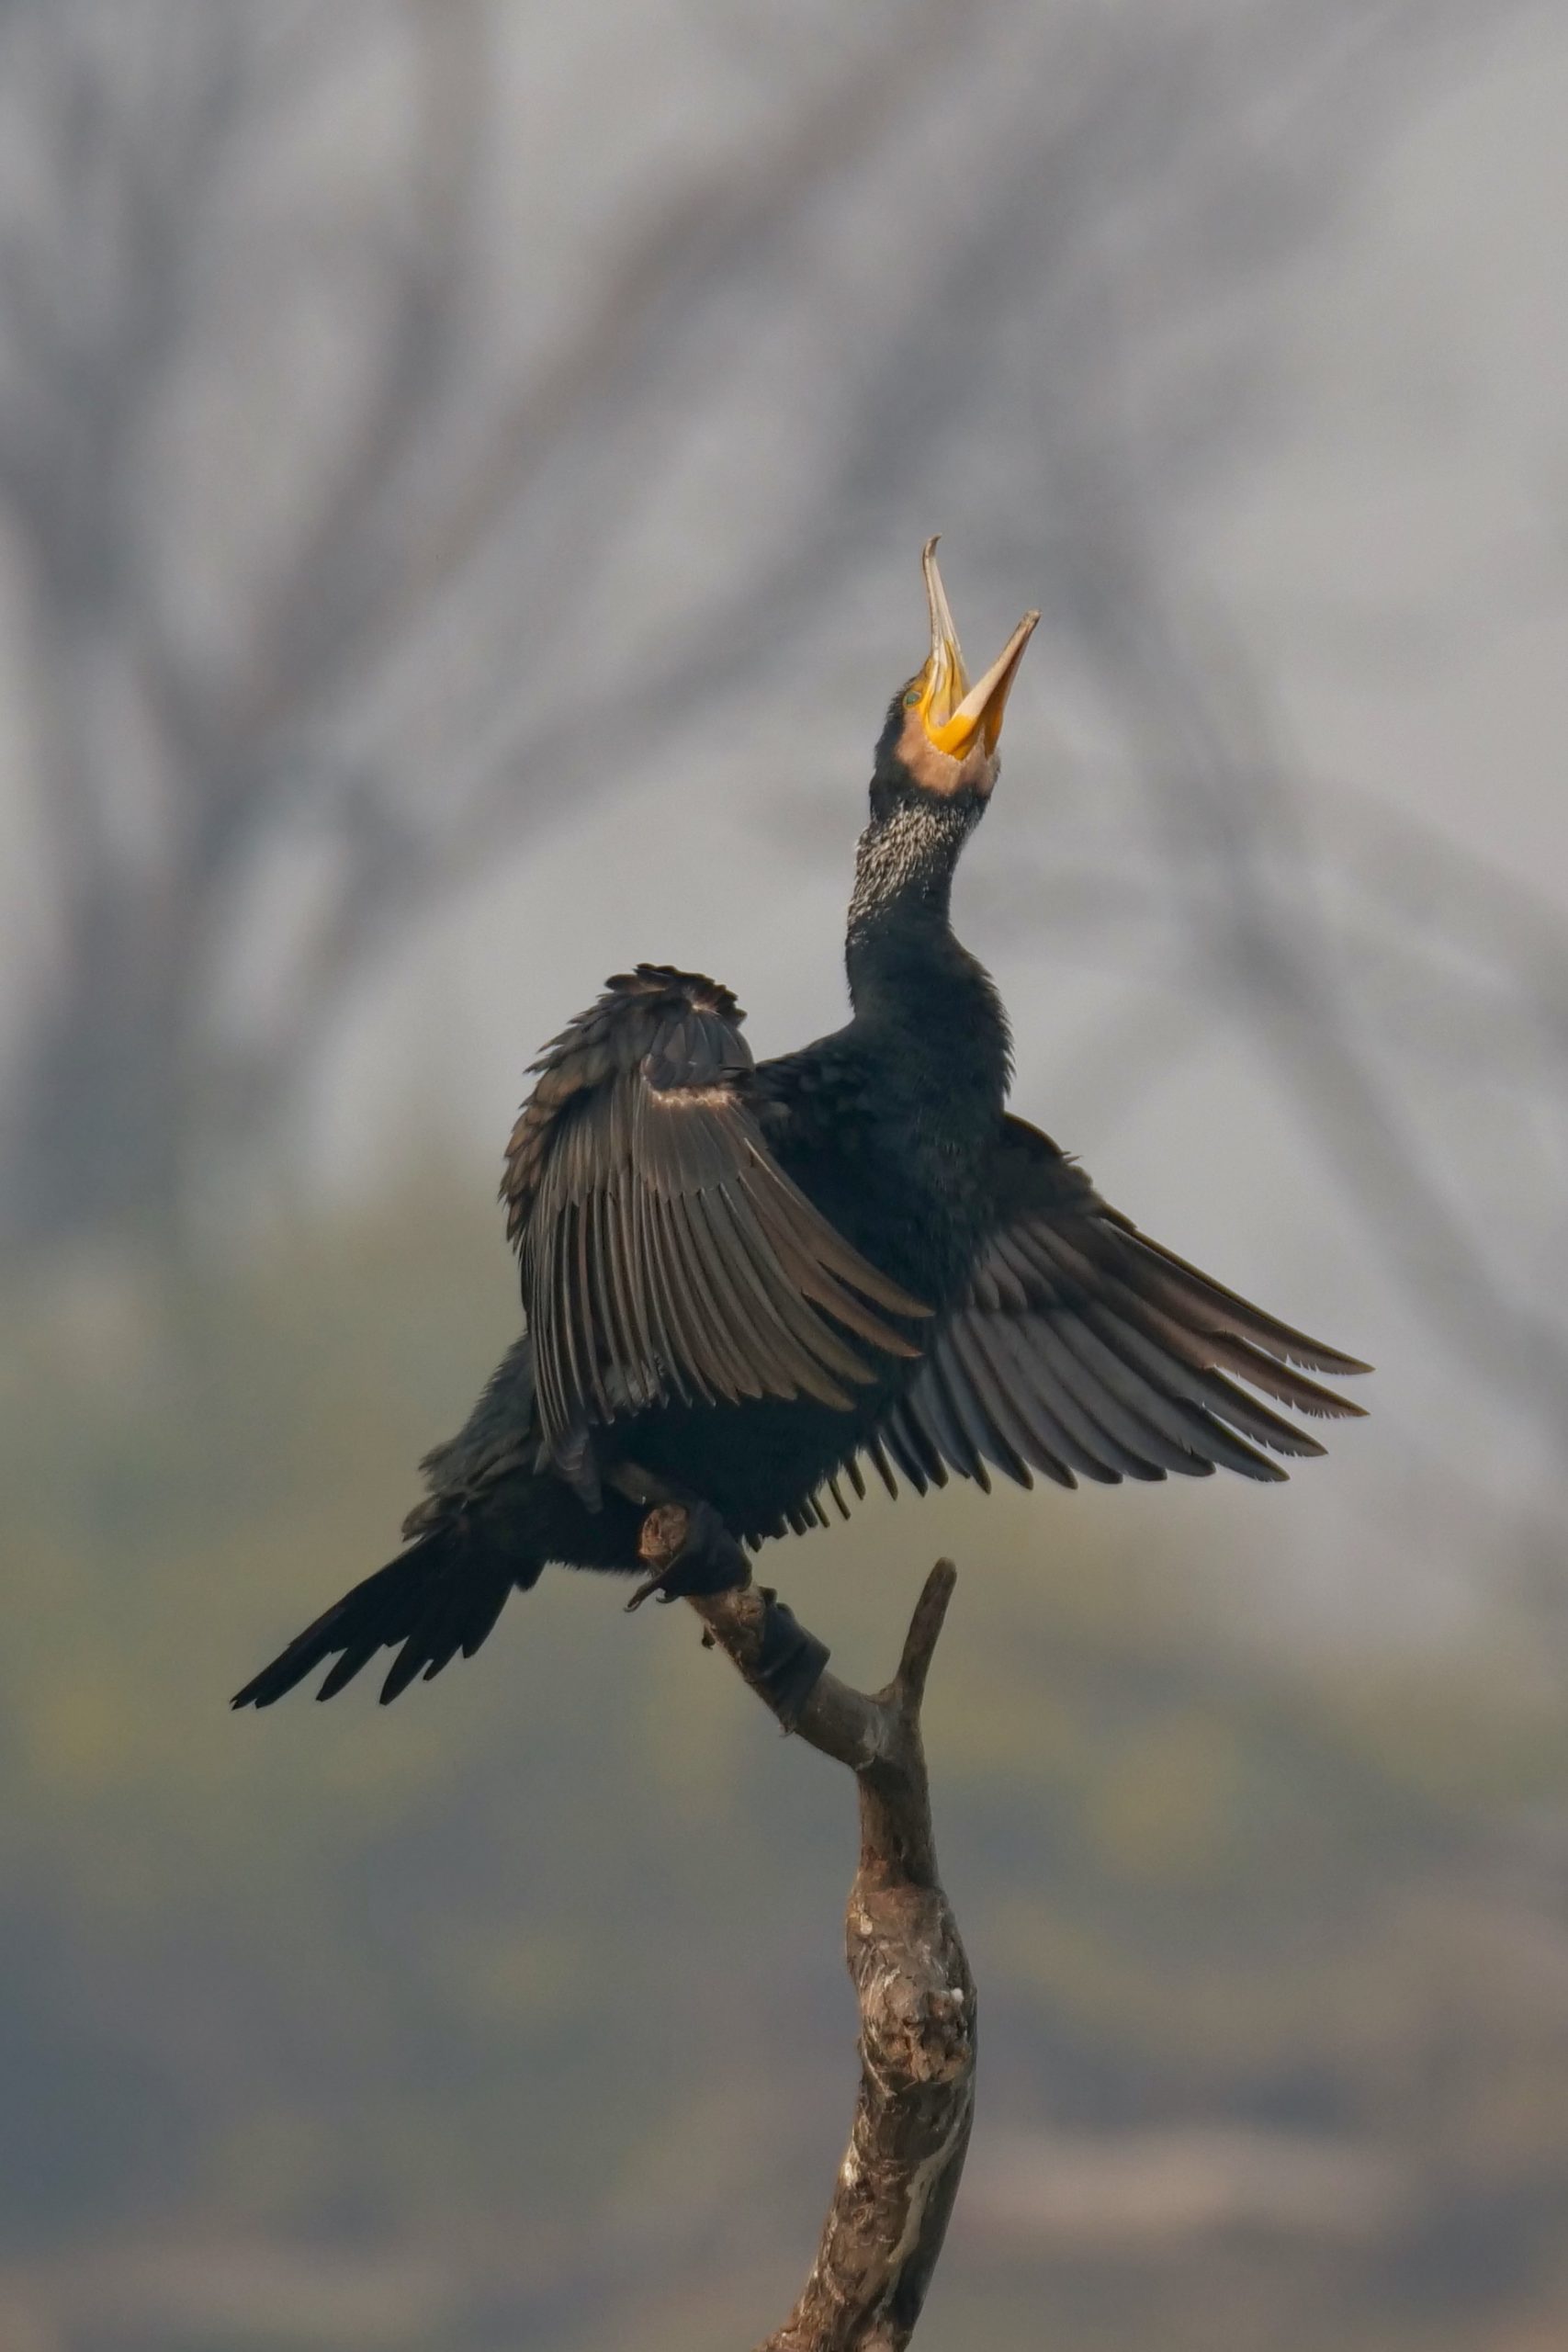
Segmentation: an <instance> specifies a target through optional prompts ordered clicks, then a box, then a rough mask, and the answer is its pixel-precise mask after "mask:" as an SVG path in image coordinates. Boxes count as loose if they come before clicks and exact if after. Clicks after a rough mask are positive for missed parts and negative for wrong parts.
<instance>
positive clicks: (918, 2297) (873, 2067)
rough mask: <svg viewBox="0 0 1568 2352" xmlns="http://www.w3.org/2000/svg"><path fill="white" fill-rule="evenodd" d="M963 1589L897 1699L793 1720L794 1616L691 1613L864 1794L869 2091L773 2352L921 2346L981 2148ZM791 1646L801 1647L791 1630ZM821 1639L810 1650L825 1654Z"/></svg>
mask: <svg viewBox="0 0 1568 2352" xmlns="http://www.w3.org/2000/svg"><path fill="white" fill-rule="evenodd" d="M956 1580H957V1571H956V1569H955V1568H954V1567H953V1563H952V1562H951V1561H950V1560H940V1561H939V1562H938V1563H937V1565H936V1566H935V1567H934V1568H933V1569H932V1570H931V1574H930V1576H929V1577H927V1578H926V1582H925V1589H924V1590H923V1591H922V1592H921V1594H920V1597H919V1601H918V1602H917V1604H916V1607H915V1613H914V1616H913V1618H912V1619H911V1621H910V1624H909V1630H908V1634H907V1635H906V1637H905V1641H904V1653H903V1656H902V1657H901V1658H900V1659H899V1662H898V1669H897V1673H896V1674H895V1675H894V1678H893V1679H892V1681H891V1682H890V1683H888V1685H887V1686H886V1689H885V1690H882V1691H874V1692H870V1693H868V1692H865V1691H855V1690H852V1689H851V1687H850V1686H849V1684H848V1683H845V1682H840V1680H839V1679H838V1677H837V1676H836V1675H834V1674H830V1673H827V1672H824V1673H823V1674H822V1675H821V1676H820V1677H819V1679H818V1681H817V1683H816V1685H815V1687H814V1688H813V1689H812V1691H810V1693H809V1695H808V1696H807V1698H806V1699H805V1700H804V1701H803V1702H800V1703H799V1704H798V1706H795V1707H791V1706H787V1705H781V1704H780V1703H779V1702H777V1700H776V1699H775V1697H774V1696H773V1695H771V1693H770V1689H769V1687H768V1679H767V1669H766V1664H765V1660H766V1658H767V1657H768V1656H769V1655H770V1654H771V1653H772V1652H773V1650H775V1649H776V1648H777V1646H778V1640H777V1636H778V1630H779V1629H778V1624H777V1620H778V1617H779V1614H780V1611H779V1604H778V1602H777V1601H776V1600H775V1598H774V1596H773V1593H772V1592H770V1591H768V1590H767V1589H765V1588H761V1587H758V1586H755V1585H747V1586H744V1587H742V1588H740V1589H731V1590H729V1591H725V1592H718V1593H711V1594H702V1595H698V1596H696V1597H694V1598H693V1599H692V1601H691V1606H692V1607H693V1608H694V1610H695V1611H696V1612H697V1614H698V1616H699V1617H701V1619H702V1621H703V1623H704V1626H705V1629H706V1631H705V1639H707V1640H710V1641H712V1642H714V1643H716V1645H718V1647H719V1648H721V1649H722V1650H724V1651H725V1652H726V1653H727V1655H728V1657H730V1658H731V1659H732V1660H733V1662H734V1664H735V1665H736V1667H737V1668H739V1672H740V1674H741V1676H742V1677H743V1679H745V1680H746V1682H747V1683H748V1684H749V1685H750V1688H751V1689H752V1690H753V1691H756V1692H757V1695H758V1696H759V1697H760V1698H761V1700H762V1702H763V1703H764V1705H766V1706H767V1707H768V1708H769V1709H770V1711H771V1712H772V1713H773V1714H774V1715H775V1716H777V1717H778V1719H779V1721H780V1722H781V1723H784V1726H785V1728H786V1729H787V1730H791V1731H794V1732H795V1733H796V1734H797V1735H798V1736H799V1737H800V1738H802V1739H804V1740H806V1741H807V1742H808V1744H809V1745H810V1746H811V1747H818V1748H820V1749H821V1751H822V1753H823V1755H825V1756H831V1757H833V1758H836V1759H837V1761H838V1762H840V1764H846V1765H848V1766H849V1768H850V1770H851V1771H852V1772H853V1773H854V1775H855V1779H856V1781H857V1782H858V1784H859V1790H860V1822H861V1850H860V1866H859V1868H858V1869H857V1871H856V1872H855V1877H854V1883H853V1884H852V1887H851V1889H850V1900H849V1911H848V1917H847V1921H846V1929H847V1940H848V1949H849V1967H850V1975H851V1978H852V1981H853V1984H854V1988H855V1997H856V2000H857V2001H858V2003H859V2006H860V2062H861V2075H860V2089H859V2094H858V2097H857V2098H856V2102H855V2115H854V2122H853V2125H852V2130H851V2132H850V2143H849V2146H848V2148H847V2149H846V2151H845V2153H844V2159H843V2162H842V2164H841V2165H840V2167H839V2177H838V2182H837V2185H836V2187H835V2188H834V2191H833V2198H832V2202H831V2204H830V2205H829V2209H828V2218H827V2221H826V2222H825V2223H824V2224H823V2229H822V2237H821V2242H820V2244H819V2245H818V2250H817V2258H816V2261H815V2262H814V2263H813V2265H812V2267H811V2274H810V2277H809V2278H807V2282H806V2286H805V2289H804V2290H803V2292H802V2294H801V2297H800V2300H799V2301H798V2302H797V2303H796V2304H795V2309H794V2311H793V2312H791V2313H790V2316H789V2318H788V2319H787V2320H786V2321H785V2322H784V2325H783V2327H781V2328H779V2329H778V2330H777V2331H776V2332H775V2333H774V2334H773V2335H770V2336H769V2337H768V2338H767V2339H766V2341H765V2343H764V2344H762V2345H761V2346H759V2347H758V2352H902V2346H905V2345H907V2344H908V2341H909V2338H910V2336H911V2335H912V2334H913V2333H914V2328H915V2324H916V2322H917V2320H918V2319H919V2315H920V2310H921V2307H922V2305H923V2303H924V2301H925V2298H926V2291H927V2289H928V2288H929V2287H930V2285H931V2274H932V2272H933V2270H934V2269H935V2267H936V2261H937V2256H938V2255H939V2254H940V2253H941V2251H942V2238H943V2236H944V2234H945V2233H946V2229H947V2222H948V2216H949V2215H950V2213H951V2212H952V2211H953V2198H954V2196H955V2194H956V2192H957V2188H958V2179H959V2175H960V2173H961V2172H962V2170H963V2167H964V2155H965V2153H966V2151H967V2149H968V2144H969V2127H970V2123H971V2121H972V2119H973V2115H974V2105H975V2041H976V2004H975V1984H974V1979H973V1978H972V1977H971V1975H970V1973H969V1963H968V1961H967V1960H966V1958H965V1957H964V1946H963V1944H962V1942H961V1941H960V1939H959V1934H958V1924H957V1922H956V1920H955V1919H954V1917H953V1908H952V1905H950V1904H949V1902H948V1899H947V1897H946V1895H945V1894H943V1893H942V1887H941V1885H940V1883H939V1882H938V1879H937V1870H936V1847H935V1843H934V1840H933V1838H932V1835H931V1803H930V1797H929V1794H928V1790H927V1782H926V1760H925V1754H924V1750H923V1747H922V1746H921V1740H920V1702H921V1700H922V1698H923V1696H924V1693H925V1687H926V1674H927V1670H928V1668H929V1667H930V1665H931V1654H932V1652H933V1650H934V1649H935V1647H936V1642H937V1636H938V1635H939V1634H940V1633H941V1631H942V1621H943V1619H944V1617H945V1616H946V1614H947V1604H948V1602H949V1600H951V1598H952V1595H953V1585H954V1583H955V1582H956ZM784 1616H785V1627H786V1634H785V1638H786V1640H787V1638H788V1637H789V1635H790V1634H793V1633H794V1626H793V1621H792V1620H789V1619H788V1617H787V1612H784ZM807 1639H809V1637H807Z"/></svg>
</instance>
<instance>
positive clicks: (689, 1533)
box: [626, 1502, 751, 1611]
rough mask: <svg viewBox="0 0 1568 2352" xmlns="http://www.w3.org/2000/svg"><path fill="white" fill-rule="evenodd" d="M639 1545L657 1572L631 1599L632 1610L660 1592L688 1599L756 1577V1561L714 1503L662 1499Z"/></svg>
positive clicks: (639, 1553) (641, 1555) (642, 1557)
mask: <svg viewBox="0 0 1568 2352" xmlns="http://www.w3.org/2000/svg"><path fill="white" fill-rule="evenodd" d="M637 1557H638V1558H639V1559H640V1560H641V1561H642V1563H643V1565H644V1566H645V1567H647V1568H649V1569H650V1570H651V1571H652V1573H651V1574H650V1575H649V1576H646V1577H644V1578H643V1580H642V1582H641V1584H639V1585H638V1587H637V1590H636V1591H635V1592H634V1593H633V1595H632V1597H631V1599H630V1600H628V1601H627V1603H626V1608H627V1610H628V1611H630V1610H633V1609H640V1608H641V1607H642V1604H643V1602H644V1601H645V1600H650V1599H652V1597H653V1596H654V1595H655V1594H657V1595H658V1597H659V1599H660V1600H684V1599H686V1598H687V1596H688V1595H689V1594H692V1593H697V1592H727V1591H728V1590H729V1589H731V1587H733V1586H739V1585H748V1584H750V1581H751V1567H750V1562H749V1561H748V1559H747V1557H746V1555H745V1553H744V1552H743V1551H742V1550H741V1548H740V1546H739V1544H738V1543H737V1542H736V1540H735V1538H734V1536H733V1535H731V1533H730V1532H729V1530H728V1527H726V1525H725V1523H724V1521H723V1520H722V1519H720V1517H719V1515H718V1513H717V1511H716V1510H715V1509H714V1507H713V1505H712V1504H711V1503H705V1502H692V1503H660V1504H659V1505H658V1506H657V1507H656V1508H655V1509H654V1510H650V1511H649V1514H648V1516H647V1518H646V1519H645V1520H644V1521H643V1522H642V1532H641V1534H640V1535H639V1536H638V1538H637Z"/></svg>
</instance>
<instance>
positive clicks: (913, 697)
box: [904, 686, 920, 710]
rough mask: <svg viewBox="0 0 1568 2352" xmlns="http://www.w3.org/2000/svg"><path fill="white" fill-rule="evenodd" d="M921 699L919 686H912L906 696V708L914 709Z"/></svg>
mask: <svg viewBox="0 0 1568 2352" xmlns="http://www.w3.org/2000/svg"><path fill="white" fill-rule="evenodd" d="M919 699H920V690H919V686H911V687H910V688H909V691H908V694H907V695H905V696H904V707H905V709H906V710H913V709H914V707H915V705H916V704H917V703H918V702H919Z"/></svg>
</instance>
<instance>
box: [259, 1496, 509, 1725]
mask: <svg viewBox="0 0 1568 2352" xmlns="http://www.w3.org/2000/svg"><path fill="white" fill-rule="evenodd" d="M538 1575H539V1569H538V1566H534V1565H532V1564H530V1563H527V1562H522V1561H519V1560H518V1559H517V1558H516V1557H515V1555H513V1556H511V1557H502V1556H498V1554H497V1551H496V1549H495V1548H493V1547H491V1546H490V1545H486V1544H482V1543H481V1542H479V1540H477V1538H476V1532H475V1531H474V1530H473V1529H472V1528H471V1526H465V1525H464V1524H463V1523H462V1522H460V1521H459V1522H457V1523H449V1524H448V1525H446V1526H445V1527H437V1528H434V1529H433V1530H432V1531H431V1532H430V1533H429V1534H428V1535H424V1536H422V1537H421V1539H420V1540H419V1542H418V1543H416V1544H410V1546H409V1548H408V1550H407V1551H406V1552H402V1553H400V1555H398V1557H397V1558H396V1559H395V1560H392V1561H389V1564H388V1565H387V1566H386V1567H384V1568H378V1569H377V1571H376V1573H375V1575H374V1576H370V1577H366V1579H365V1581H364V1583H363V1584H356V1585H355V1588H354V1589H353V1590H352V1592H345V1593H344V1597H343V1599H342V1600H338V1601H334V1602H333V1606H332V1607H331V1608H330V1609H329V1610H327V1611H324V1612H323V1614H322V1615H321V1616H320V1617H318V1618H317V1619H316V1621H315V1623H314V1624H313V1625H307V1626H306V1628H305V1630H304V1632H303V1633H302V1634H296V1635H295V1637H294V1639H293V1640H292V1641H291V1642H290V1643H289V1645H288V1648H287V1649H285V1650H283V1651H280V1652H279V1654H278V1656H277V1657H275V1658H274V1659H273V1661H272V1664H271V1665H270V1666H265V1667H264V1668H262V1670H261V1672H260V1673H259V1674H258V1675H256V1676H255V1677H254V1679H253V1680H251V1681H249V1682H247V1683H246V1685H245V1687H244V1689H243V1691H239V1692H237V1693H236V1695H235V1697H234V1699H233V1701H232V1702H231V1703H232V1704H233V1705H234V1706H236V1707H270V1706H271V1705H272V1704H273V1702H275V1701H276V1700H278V1699H281V1698H282V1697H283V1696H284V1694H285V1692H286V1691H292V1690H293V1689H294V1687H295V1685H296V1684H297V1683H299V1682H302V1681H303V1680H304V1679H305V1677H306V1676H307V1675H308V1674H310V1673H311V1672H312V1671H313V1670H314V1668H317V1667H318V1666H321V1665H323V1664H324V1663H325V1661H326V1660H327V1659H328V1658H331V1657H336V1658H337V1663H336V1665H335V1666H333V1668H332V1670H331V1672H330V1673H329V1674H328V1675H327V1676H326V1678H325V1679H324V1681H323V1682H322V1684H321V1689H320V1690H319V1691H317V1693H316V1696H317V1698H318V1699H331V1698H334V1697H335V1696H336V1694H337V1693H338V1691H341V1690H343V1688H344V1685H345V1684H346V1683H349V1682H352V1681H353V1679H354V1678H355V1675H356V1674H357V1673H358V1672H359V1671H360V1669H361V1668H362V1667H364V1666H367V1665H368V1663H369V1661H370V1660H371V1658H373V1657H375V1655H376V1653H377V1651H378V1650H382V1649H396V1650H397V1652H398V1656H397V1657H396V1658H395V1659H394V1660H393V1662H392V1666H391V1669H390V1671H389V1674H388V1676H387V1679H386V1681H385V1682H384V1683H383V1684H382V1686H381V1703H382V1705H383V1706H385V1705H386V1704H387V1703H388V1702H389V1700H392V1699H395V1698H396V1697H397V1695H398V1693H399V1692H400V1691H405V1690H406V1689H407V1688H408V1686H409V1684H410V1683H411V1682H412V1680H413V1679H414V1678H415V1676H416V1675H420V1674H423V1676H424V1678H425V1679H426V1681H429V1680H430V1679H431V1678H432V1677H433V1676H434V1675H437V1674H439V1673H440V1671H441V1669H442V1668H443V1667H444V1666H446V1665H448V1664H449V1663H450V1661H451V1660H452V1659H453V1658H454V1657H456V1656H457V1652H458V1651H459V1650H461V1651H462V1653H463V1656H464V1657H472V1656H473V1655H474V1652H475V1651H476V1650H477V1649H478V1648H479V1645H480V1643H481V1642H482V1641H483V1640H484V1639H485V1637H486V1635H487V1634H489V1633H490V1632H491V1628H492V1627H493V1626H494V1624H495V1621H496V1619H497V1618H498V1617H499V1616H500V1614H501V1612H502V1608H503V1607H504V1606H505V1602H506V1597H507V1595H508V1593H509V1592H511V1591H512V1589H513V1586H518V1587H521V1588H523V1589H526V1588H527V1587H528V1586H530V1585H532V1584H534V1583H536V1581H537V1578H538Z"/></svg>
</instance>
